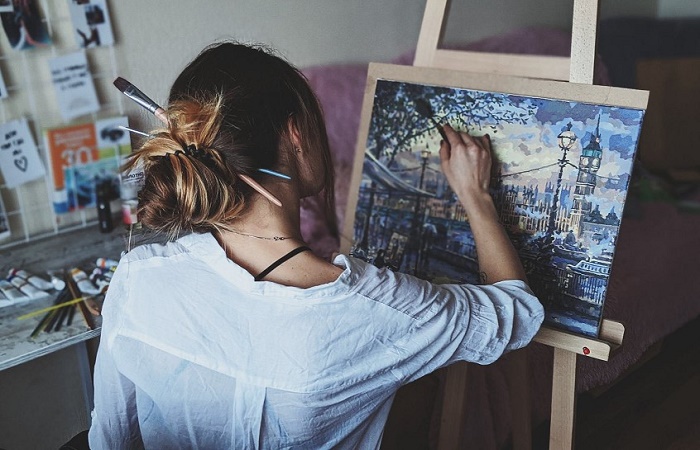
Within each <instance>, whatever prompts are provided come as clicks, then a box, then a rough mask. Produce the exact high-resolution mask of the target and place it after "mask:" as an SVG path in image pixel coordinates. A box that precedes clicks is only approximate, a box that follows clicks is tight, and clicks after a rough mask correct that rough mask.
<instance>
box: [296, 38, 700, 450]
mask: <svg viewBox="0 0 700 450" xmlns="http://www.w3.org/2000/svg"><path fill="white" fill-rule="evenodd" d="M569 48H570V40H569V36H568V35H567V34H565V33H563V32H559V31H555V30H542V29H529V30H521V31H518V32H515V33H511V34H508V35H504V36H499V37H495V38H489V39H486V40H484V41H480V42H476V43H474V44H470V45H468V46H466V47H465V49H469V50H481V51H491V52H505V53H537V54H549V55H567V54H568V51H569ZM411 61H412V54H407V55H403V56H401V57H399V58H397V59H396V60H395V61H393V62H395V63H398V64H410V63H411ZM304 73H305V74H306V75H307V77H308V78H309V81H310V83H311V85H312V87H313V88H314V89H315V91H316V93H317V95H318V97H319V99H320V101H321V103H322V105H323V108H324V112H325V116H326V122H327V127H328V135H329V139H330V144H331V148H332V150H333V155H334V164H335V169H336V199H337V207H336V213H337V217H338V219H339V223H341V224H342V221H343V217H344V212H345V205H346V204H347V198H348V180H349V179H350V176H351V172H352V162H353V158H354V152H355V143H356V140H357V133H358V127H359V120H360V110H361V106H362V97H363V92H364V87H365V81H366V80H365V78H366V73H367V65H364V64H362V65H333V66H323V67H311V68H308V69H306V70H304ZM607 80H608V78H607V73H606V71H605V68H604V66H603V64H598V65H597V70H596V84H608V82H607ZM320 204H321V203H320V202H319V201H318V200H317V199H310V200H309V201H307V202H305V204H304V205H303V208H302V220H303V232H304V235H305V237H306V239H307V242H310V243H311V245H312V247H314V249H315V250H316V251H318V252H320V253H321V254H323V255H326V256H329V255H330V254H331V253H332V252H334V251H337V248H338V241H337V240H336V239H335V238H333V237H332V236H330V233H328V230H327V228H326V226H325V225H324V223H323V220H322V215H321V214H320ZM636 210H637V213H636V214H635V215H634V216H631V217H628V216H626V217H625V218H624V220H623V222H622V228H621V231H620V237H619V241H618V246H617V251H616V254H615V260H614V263H613V271H612V275H611V278H610V284H609V291H608V297H607V300H606V306H605V311H604V317H607V318H610V319H614V320H617V321H620V322H622V323H623V324H624V325H625V326H626V334H625V339H624V344H623V347H622V349H621V350H620V351H619V352H617V353H616V354H615V355H614V356H613V357H612V358H611V360H610V361H608V362H602V361H597V360H593V359H590V358H584V357H580V358H579V359H578V361H579V363H578V378H577V387H578V390H579V391H585V390H589V389H591V388H593V387H596V386H600V385H604V384H606V383H610V382H612V381H614V380H615V379H616V378H617V377H618V376H619V375H620V374H621V373H622V372H623V371H624V370H625V369H626V368H628V367H629V366H631V365H632V364H633V363H634V362H635V361H637V360H638V359H639V358H640V356H641V355H642V354H643V352H644V351H645V350H646V349H647V348H648V347H649V346H651V345H652V344H654V343H655V342H657V341H659V340H661V339H663V337H664V336H666V335H668V334H669V333H671V332H673V331H674V330H676V329H678V328H679V327H681V326H682V325H684V324H685V323H687V322H688V321H690V320H692V319H693V318H695V317H697V316H698V315H699V314H700V299H698V293H700V277H699V276H694V274H695V273H696V272H697V270H698V269H697V268H698V267H700V233H698V232H697V230H698V229H700V215H689V214H683V213H680V212H679V211H677V210H676V209H675V208H674V207H673V206H672V205H670V204H668V203H660V202H656V203H654V202H647V203H639V204H638V205H637V208H636ZM529 352H530V356H531V358H530V368H531V374H530V375H531V383H532V391H531V392H532V398H533V421H534V423H537V421H540V420H544V419H546V418H548V417H549V404H550V398H551V379H552V349H551V348H548V347H545V346H543V345H540V344H533V345H532V346H531V347H530V348H529ZM468 398H469V399H470V408H469V410H468V413H467V415H466V416H467V417H466V419H465V424H464V430H465V432H464V442H465V443H466V442H468V443H469V448H479V449H489V448H498V446H500V445H501V444H502V443H503V442H504V440H505V439H506V438H507V436H508V434H509V432H510V415H509V410H510V407H509V403H508V402H509V400H508V388H507V385H506V382H505V377H504V373H503V365H502V364H499V363H496V364H494V365H492V366H489V367H479V366H474V367H473V370H472V371H471V372H470V385H469V393H468Z"/></svg>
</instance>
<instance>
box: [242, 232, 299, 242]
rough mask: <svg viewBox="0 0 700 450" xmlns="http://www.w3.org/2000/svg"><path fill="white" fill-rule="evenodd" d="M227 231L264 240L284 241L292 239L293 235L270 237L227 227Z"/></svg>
mask: <svg viewBox="0 0 700 450" xmlns="http://www.w3.org/2000/svg"><path fill="white" fill-rule="evenodd" d="M229 231H231V232H232V233H236V234H240V235H241V236H246V237H252V238H255V239H263V240H265V241H285V240H287V239H294V237H293V236H270V237H267V236H258V235H255V234H249V233H243V232H241V231H236V230H233V229H229Z"/></svg>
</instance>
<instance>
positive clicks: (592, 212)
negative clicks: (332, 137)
mask: <svg viewBox="0 0 700 450" xmlns="http://www.w3.org/2000/svg"><path fill="white" fill-rule="evenodd" d="M647 95H648V94H647V93H646V92H641V91H632V90H624V89H617V88H610V87H603V86H586V85H572V84H571V85H570V84H569V83H561V82H553V81H543V80H525V79H518V78H507V77H502V78H501V77H494V76H489V75H479V74H467V73H462V72H458V73H455V72H450V71H443V70H439V69H425V68H412V67H399V66H390V65H372V66H371V68H370V74H369V78H368V89H367V91H366V97H365V102H364V106H363V119H362V120H363V121H362V125H361V129H360V137H359V139H360V140H359V143H358V156H357V158H356V161H355V171H354V176H353V187H352V188H351V189H352V190H351V196H352V197H351V200H350V202H349V205H348V214H346V225H345V229H344V237H345V238H346V239H347V240H348V241H349V242H347V243H346V245H347V247H348V248H347V249H345V250H348V251H349V252H350V253H351V254H352V255H353V256H355V257H359V258H362V259H364V260H366V261H369V262H372V263H374V264H376V265H378V266H386V267H388V268H389V269H391V270H396V271H401V272H405V273H409V274H412V275H415V276H417V277H420V278H424V279H428V280H431V281H433V282H437V283H449V282H458V283H479V282H480V279H479V270H478V261H477V258H476V249H475V244H474V239H473V235H472V233H471V230H470V227H469V217H468V216H467V215H466V214H465V211H464V208H463V207H462V205H461V204H460V203H459V201H458V200H457V198H456V196H455V194H454V193H453V192H452V190H451V189H450V186H449V184H448V183H447V181H446V179H445V177H444V176H443V175H442V172H441V170H440V160H439V154H438V152H439V146H440V140H441V137H440V134H439V132H438V130H437V125H438V124H439V123H441V122H446V123H449V124H451V125H452V126H453V127H454V128H455V129H458V130H468V131H469V132H470V133H472V134H473V135H484V134H489V136H490V138H491V143H492V148H493V155H494V164H493V173H492V179H491V195H492V198H493V200H494V203H495V205H496V208H497V211H498V214H499V216H500V220H501V223H502V224H503V226H504V227H505V229H506V231H507V233H508V235H509V237H510V238H511V240H512V242H513V244H514V245H515V247H516V249H517V250H518V253H519V255H520V257H521V260H522V262H523V265H524V266H525V269H526V272H527V275H528V280H529V283H530V286H531V287H532V289H533V291H534V292H535V293H536V294H537V296H538V297H539V298H540V300H541V301H542V303H543V304H544V305H545V310H546V312H547V316H546V319H545V323H546V324H548V325H550V326H552V327H555V328H559V329H563V330H566V331H570V332H573V333H576V334H582V335H587V336H596V335H597V333H598V328H599V324H600V320H601V317H602V309H603V304H604V301H605V295H606V291H607V285H608V281H609V278H610V273H611V268H612V264H613V255H614V251H615V245H616V241H617V238H618V233H619V229H620V221H621V219H622V212H623V207H624V204H625V200H626V196H627V190H628V187H629V183H630V176H631V173H632V166H633V162H634V157H635V152H636V148H637V142H638V138H639V134H640V129H641V125H642V119H643V116H644V108H645V107H646V100H647ZM397 250H400V251H397Z"/></svg>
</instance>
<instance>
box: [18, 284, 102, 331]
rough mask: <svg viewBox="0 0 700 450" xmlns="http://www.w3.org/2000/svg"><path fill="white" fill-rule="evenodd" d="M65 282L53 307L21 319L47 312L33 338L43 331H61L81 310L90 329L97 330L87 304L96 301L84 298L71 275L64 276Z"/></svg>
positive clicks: (87, 297) (89, 297)
mask: <svg viewBox="0 0 700 450" xmlns="http://www.w3.org/2000/svg"><path fill="white" fill-rule="evenodd" d="M63 281H64V282H65V287H64V288H63V289H62V290H61V292H59V293H58V295H57V296H56V299H55V300H54V304H53V306H50V307H48V308H44V309H41V310H39V311H34V312H31V313H29V314H25V315H24V316H21V317H19V319H20V320H21V319H25V318H29V317H34V316H36V315H39V314H41V313H43V312H46V314H45V315H44V317H42V319H41V320H40V321H39V324H38V325H37V326H36V328H34V330H33V331H32V333H31V335H30V337H31V338H35V337H37V336H38V335H39V333H41V332H42V331H45V332H47V333H48V332H51V331H59V330H60V329H61V327H63V325H64V324H65V325H66V326H69V325H71V324H72V323H73V317H74V316H75V312H76V310H80V314H81V315H82V316H83V320H84V321H85V324H86V325H87V327H88V328H89V329H91V330H92V329H94V328H95V323H94V320H93V318H92V314H91V313H90V310H89V309H88V307H87V305H86V304H85V303H86V301H94V296H86V297H84V296H82V293H81V292H80V290H79V289H78V287H77V285H76V282H75V280H73V278H72V277H71V276H70V275H66V276H64V278H63ZM100 295H102V294H100Z"/></svg>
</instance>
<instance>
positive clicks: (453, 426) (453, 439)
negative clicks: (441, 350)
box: [438, 361, 468, 450]
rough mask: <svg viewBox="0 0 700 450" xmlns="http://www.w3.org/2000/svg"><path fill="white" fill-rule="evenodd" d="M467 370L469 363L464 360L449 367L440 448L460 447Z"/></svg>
mask: <svg viewBox="0 0 700 450" xmlns="http://www.w3.org/2000/svg"><path fill="white" fill-rule="evenodd" d="M467 370H468V364H467V363H466V362H462V361H460V362H458V363H455V364H452V365H451V366H449V367H448V368H447V376H446V379H445V388H444V391H443V392H444V393H443V396H442V414H441V415H440V436H439V438H438V448H439V449H440V450H453V449H457V448H459V441H460V437H461V431H462V424H463V423H464V421H463V418H464V405H465V394H466V391H467Z"/></svg>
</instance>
